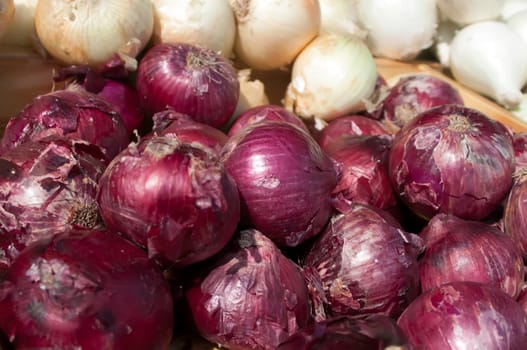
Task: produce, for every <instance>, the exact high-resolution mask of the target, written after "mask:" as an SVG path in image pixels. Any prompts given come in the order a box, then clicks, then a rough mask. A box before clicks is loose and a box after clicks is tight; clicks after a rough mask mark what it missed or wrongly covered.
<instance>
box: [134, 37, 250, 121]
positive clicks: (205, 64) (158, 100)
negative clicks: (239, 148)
mask: <svg viewBox="0 0 527 350" xmlns="http://www.w3.org/2000/svg"><path fill="white" fill-rule="evenodd" d="M136 85H137V91H138V93H139V97H140V100H141V105H142V107H143V109H144V110H145V112H146V113H147V114H149V115H152V114H154V113H156V112H160V111H163V110H165V109H166V108H167V107H171V108H173V109H174V110H175V111H177V112H180V113H183V114H188V115H190V116H191V117H192V118H194V119H195V120H197V121H199V122H201V123H204V124H208V125H212V126H214V127H221V126H223V125H225V124H226V123H227V122H228V121H229V119H230V118H231V116H232V114H233V113H234V111H235V110H236V105H237V103H238V97H239V95H240V84H239V81H238V76H237V73H236V70H235V69H234V67H233V65H232V64H231V62H230V61H228V60H227V59H225V58H224V57H222V56H221V55H220V54H219V53H217V52H215V51H212V50H210V49H208V48H205V47H200V46H197V45H192V44H187V43H162V44H157V45H154V46H153V47H152V48H150V49H149V50H148V51H147V52H146V54H145V55H144V57H143V58H142V59H141V61H140V62H139V66H138V68H137V78H136Z"/></svg>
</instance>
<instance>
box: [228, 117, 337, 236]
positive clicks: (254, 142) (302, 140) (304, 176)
mask: <svg viewBox="0 0 527 350" xmlns="http://www.w3.org/2000/svg"><path fill="white" fill-rule="evenodd" d="M222 159H223V162H224V164H225V168H226V169H227V171H228V172H229V173H230V174H231V175H232V177H233V178H234V180H235V181H236V184H237V185H238V189H239V191H240V200H241V205H242V224H244V225H245V226H249V227H252V228H255V229H257V230H259V231H261V232H263V233H264V234H266V235H267V236H268V237H270V238H271V239H272V240H273V241H274V242H275V243H277V244H278V245H280V246H290V247H294V246H297V245H299V244H300V243H302V242H303V241H305V240H306V239H308V238H310V237H313V236H315V235H317V234H318V233H319V232H320V231H321V230H322V229H323V228H324V226H325V225H326V223H327V222H328V219H329V217H330V215H331V213H332V206H331V191H332V190H333V188H334V187H335V185H336V184H337V180H338V176H337V172H336V170H335V167H334V164H333V161H332V160H331V159H330V158H329V157H328V156H327V155H326V154H325V153H324V152H323V151H322V149H321V148H320V146H319V145H318V143H317V142H316V141H315V139H314V138H313V137H312V136H310V135H309V134H308V133H307V132H305V131H304V130H302V129H300V128H298V127H296V126H294V125H292V124H291V123H287V122H280V121H264V122H260V123H254V124H252V125H249V126H247V127H245V128H244V129H242V130H241V131H240V132H238V133H236V134H235V135H233V136H232V137H231V138H230V139H229V141H228V142H227V144H226V145H225V147H224V150H223V152H222Z"/></svg>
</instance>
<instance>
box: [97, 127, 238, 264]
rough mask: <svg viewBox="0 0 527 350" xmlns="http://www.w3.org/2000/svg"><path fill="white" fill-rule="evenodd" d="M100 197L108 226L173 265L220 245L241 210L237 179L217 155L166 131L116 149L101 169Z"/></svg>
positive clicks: (195, 258)
mask: <svg viewBox="0 0 527 350" xmlns="http://www.w3.org/2000/svg"><path fill="white" fill-rule="evenodd" d="M97 199H98V203H99V207H100V211H101V216H102V218H103V220H104V222H105V224H106V226H107V227H108V228H109V229H110V230H114V231H117V232H120V233H122V234H123V235H124V236H125V237H127V238H129V239H131V240H132V241H133V242H135V243H137V244H138V245H140V246H142V247H145V248H146V249H147V250H148V254H149V255H150V257H151V258H154V259H156V260H158V261H159V262H160V263H162V264H163V265H166V266H170V267H173V268H180V267H183V266H186V265H189V264H192V263H195V262H198V261H201V260H204V259H207V258H209V257H211V256H212V255H214V254H216V253H218V252H219V251H220V250H221V249H222V248H223V247H224V246H225V244H227V242H228V241H229V239H230V238H231V237H232V235H233V234H234V232H235V229H236V226H237V224H238V221H239V218H240V200H239V196H238V191H237V188H236V183H235V182H234V181H233V179H232V178H231V177H230V176H229V175H228V174H227V172H226V171H225V168H224V167H223V165H222V164H221V163H220V162H219V160H218V158H217V157H216V156H215V155H214V154H212V153H210V152H208V151H206V150H205V149H200V148H196V147H193V146H191V145H189V144H186V143H182V142H179V141H178V140H176V139H174V138H173V137H168V136H155V137H151V138H147V139H145V140H144V142H140V143H139V144H137V145H135V144H131V145H130V146H129V147H128V148H127V149H125V150H124V151H122V152H121V153H120V154H119V155H117V156H116V157H115V158H114V160H113V161H112V163H110V165H109V166H108V168H107V169H106V171H105V172H104V174H103V175H102V176H101V179H100V181H99V193H98V195H97Z"/></svg>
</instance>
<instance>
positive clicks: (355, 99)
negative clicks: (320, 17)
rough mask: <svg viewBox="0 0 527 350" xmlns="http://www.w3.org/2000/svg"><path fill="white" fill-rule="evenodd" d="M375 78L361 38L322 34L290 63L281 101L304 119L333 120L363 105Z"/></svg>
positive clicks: (367, 51) (374, 71) (367, 50)
mask: <svg viewBox="0 0 527 350" xmlns="http://www.w3.org/2000/svg"><path fill="white" fill-rule="evenodd" d="M376 80H377V68H376V64H375V60H374V59H373V56H372V55H371V52H370V50H369V49H368V47H367V46H366V44H365V43H364V42H363V41H362V40H361V39H360V38H358V37H355V36H352V35H339V34H324V35H321V36H318V37H317V38H316V39H315V40H313V41H312V42H311V43H309V45H308V46H307V47H306V48H305V49H304V50H302V52H301V53H300V55H298V57H297V59H296V60H295V62H294V63H293V69H292V76H291V82H290V83H289V85H288V87H287V91H286V94H285V99H284V105H285V107H286V108H287V109H288V110H290V111H292V112H294V113H295V114H297V115H298V116H300V117H302V118H305V119H311V118H319V119H323V120H326V121H327V120H332V119H335V118H337V117H340V116H343V115H345V114H348V113H352V112H355V111H359V110H361V109H364V107H365V103H364V102H365V100H367V99H368V98H369V96H371V94H372V92H373V90H374V88H375V83H376Z"/></svg>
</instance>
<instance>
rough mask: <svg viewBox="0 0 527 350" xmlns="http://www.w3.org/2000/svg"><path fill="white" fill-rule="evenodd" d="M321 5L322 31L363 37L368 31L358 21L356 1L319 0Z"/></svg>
mask: <svg viewBox="0 0 527 350" xmlns="http://www.w3.org/2000/svg"><path fill="white" fill-rule="evenodd" d="M318 2H319V5H320V32H321V33H337V34H353V35H357V36H360V37H362V38H364V37H366V31H365V30H364V29H363V28H360V27H359V26H358V25H357V23H359V22H358V15H357V8H356V6H355V1H351V0H318Z"/></svg>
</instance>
